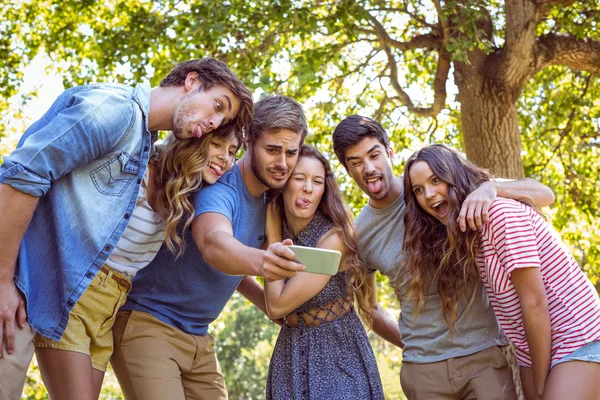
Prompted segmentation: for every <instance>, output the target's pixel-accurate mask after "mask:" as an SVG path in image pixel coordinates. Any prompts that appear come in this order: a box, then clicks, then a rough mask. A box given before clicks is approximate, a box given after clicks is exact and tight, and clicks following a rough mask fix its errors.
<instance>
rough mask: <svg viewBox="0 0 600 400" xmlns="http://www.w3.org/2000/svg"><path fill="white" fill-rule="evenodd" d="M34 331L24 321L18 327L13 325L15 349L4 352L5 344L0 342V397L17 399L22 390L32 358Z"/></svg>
mask: <svg viewBox="0 0 600 400" xmlns="http://www.w3.org/2000/svg"><path fill="white" fill-rule="evenodd" d="M34 334H35V332H34V331H33V329H32V328H31V327H30V326H29V324H27V323H25V327H24V328H23V329H20V328H19V327H15V351H14V352H13V353H12V354H8V353H7V352H6V345H4V343H2V344H1V345H2V357H0V399H1V400H19V399H20V398H21V393H22V392H23V385H24V384H25V377H26V376H27V370H28V369H29V364H30V363H31V359H32V358H33V351H34V350H35V346H34V345H33V336H34Z"/></svg>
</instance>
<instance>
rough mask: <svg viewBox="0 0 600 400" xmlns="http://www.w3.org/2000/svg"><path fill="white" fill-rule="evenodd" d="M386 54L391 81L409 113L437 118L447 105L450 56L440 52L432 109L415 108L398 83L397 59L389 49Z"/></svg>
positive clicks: (386, 48)
mask: <svg viewBox="0 0 600 400" xmlns="http://www.w3.org/2000/svg"><path fill="white" fill-rule="evenodd" d="M384 50H385V54H386V55H387V57H388V67H389V68H390V81H391V84H392V87H393V88H394V90H395V91H396V93H397V94H398V98H399V100H400V102H402V104H403V105H404V106H406V108H407V109H408V111H410V112H411V113H413V114H416V115H419V116H421V117H435V116H436V115H438V114H439V113H440V111H442V110H443V109H444V106H445V105H446V95H447V93H446V81H447V80H448V73H449V71H450V56H449V55H448V53H447V52H446V51H444V50H441V51H440V52H439V59H438V66H437V70H436V73H435V78H434V81H433V91H434V94H433V104H432V106H431V107H427V108H425V107H415V105H414V103H413V102H412V100H411V98H410V96H409V95H408V93H406V92H405V91H404V89H402V86H400V82H399V81H398V67H397V65H396V59H395V58H394V55H393V54H392V51H391V50H390V48H389V47H387V46H386V47H385V48H384Z"/></svg>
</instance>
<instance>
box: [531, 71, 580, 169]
mask: <svg viewBox="0 0 600 400" xmlns="http://www.w3.org/2000/svg"><path fill="white" fill-rule="evenodd" d="M591 80H592V75H591V74H590V75H589V76H588V77H587V78H586V80H585V86H584V88H583V91H582V93H581V97H580V98H583V97H584V96H585V95H586V93H587V91H588V89H589V87H590V81H591ZM579 110H580V105H579V104H576V105H575V106H574V107H573V109H572V110H571V112H570V113H569V119H568V120H567V124H566V125H565V128H564V129H563V130H562V132H561V133H560V136H559V138H558V143H557V144H556V146H555V147H554V150H553V151H552V154H551V155H550V157H548V159H547V160H546V162H545V163H544V164H543V165H542V166H541V168H539V171H543V170H544V169H545V168H546V167H547V166H548V164H549V163H550V161H552V159H553V158H554V156H555V155H556V153H557V151H558V149H560V146H561V145H562V143H563V141H564V140H565V137H566V136H567V135H568V134H569V133H571V129H572V128H573V120H574V119H575V116H576V115H577V112H578V111H579Z"/></svg>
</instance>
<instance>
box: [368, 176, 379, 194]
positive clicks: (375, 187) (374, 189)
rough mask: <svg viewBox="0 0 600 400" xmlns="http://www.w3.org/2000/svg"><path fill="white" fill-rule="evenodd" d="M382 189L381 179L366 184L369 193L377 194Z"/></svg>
mask: <svg viewBox="0 0 600 400" xmlns="http://www.w3.org/2000/svg"><path fill="white" fill-rule="evenodd" d="M382 187H383V181H382V180H381V179H377V180H376V181H375V182H368V183H367V189H369V192H371V193H379V191H380V190H381V188H382Z"/></svg>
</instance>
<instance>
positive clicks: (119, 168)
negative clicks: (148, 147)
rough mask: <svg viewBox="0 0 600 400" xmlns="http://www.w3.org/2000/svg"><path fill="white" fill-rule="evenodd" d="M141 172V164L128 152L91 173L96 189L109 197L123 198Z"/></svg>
mask: <svg viewBox="0 0 600 400" xmlns="http://www.w3.org/2000/svg"><path fill="white" fill-rule="evenodd" d="M139 170H140V162H139V161H138V160H136V159H135V158H133V157H131V156H130V155H129V154H127V153H126V152H122V153H120V154H119V155H117V156H116V157H114V158H111V159H110V160H108V161H106V162H105V163H104V164H102V165H101V166H99V167H98V168H96V169H94V170H93V171H92V172H90V177H91V178H92V181H93V182H94V186H96V189H97V190H98V191H99V192H100V193H102V194H105V195H107V196H121V195H122V194H123V192H125V189H127V186H129V184H130V183H131V181H132V180H133V179H134V178H135V177H136V176H137V174H138V172H139Z"/></svg>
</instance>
